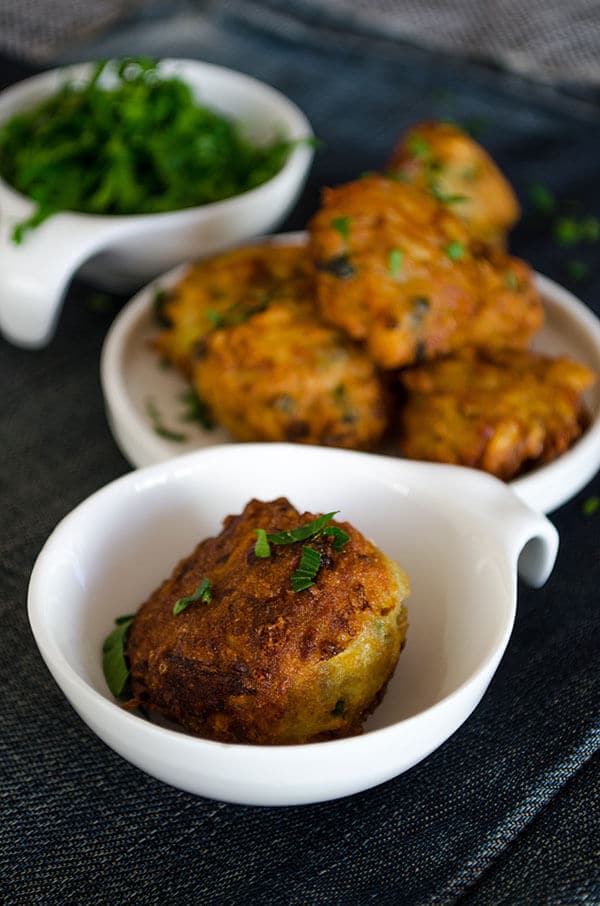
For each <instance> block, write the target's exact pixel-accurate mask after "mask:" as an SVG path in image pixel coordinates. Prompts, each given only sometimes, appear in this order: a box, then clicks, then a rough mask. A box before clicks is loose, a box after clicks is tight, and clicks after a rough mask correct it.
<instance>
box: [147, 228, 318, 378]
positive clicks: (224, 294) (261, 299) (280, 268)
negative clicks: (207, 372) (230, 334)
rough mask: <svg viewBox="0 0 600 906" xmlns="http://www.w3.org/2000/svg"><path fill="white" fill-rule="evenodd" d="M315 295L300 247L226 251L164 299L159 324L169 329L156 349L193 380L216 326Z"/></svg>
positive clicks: (194, 267)
mask: <svg viewBox="0 0 600 906" xmlns="http://www.w3.org/2000/svg"><path fill="white" fill-rule="evenodd" d="M313 295H314V279H313V268H312V264H311V262H310V260H309V259H308V256H307V254H306V250H305V249H304V248H302V247H301V246H293V245H290V246H285V245H261V246H256V247H250V248H242V249H236V250H234V251H232V252H226V253H225V254H223V255H217V256H216V257H214V258H209V259H207V260H205V261H200V262H198V263H197V264H194V265H192V266H191V267H190V268H189V269H188V270H187V271H186V273H185V274H184V276H183V277H182V279H181V280H180V281H179V282H178V283H177V285H176V286H175V287H174V288H173V289H171V290H170V291H168V292H167V294H166V297H165V298H163V299H161V300H160V316H161V320H162V321H165V322H166V323H167V324H168V325H169V326H168V327H167V328H166V329H165V330H163V331H162V332H161V334H160V335H159V337H158V338H157V340H156V341H155V347H156V349H157V351H158V352H159V354H160V355H161V356H162V357H163V359H165V360H166V361H168V362H170V363H171V364H174V365H176V366H177V367H178V368H180V369H181V370H182V371H183V372H184V374H186V376H188V377H189V376H190V375H191V373H192V364H193V357H194V352H195V350H196V347H197V346H198V344H199V343H201V342H202V340H203V339H204V338H205V337H206V336H207V335H208V334H209V333H210V332H211V331H212V330H214V329H215V328H216V327H217V328H218V327H222V326H225V325H235V324H239V323H242V322H243V321H244V320H245V319H246V318H248V317H250V316H251V315H252V314H256V313H257V312H259V311H263V310H264V309H265V308H266V307H267V306H268V305H269V304H270V303H271V302H273V301H275V300H286V299H303V298H308V299H310V298H312V297H313Z"/></svg>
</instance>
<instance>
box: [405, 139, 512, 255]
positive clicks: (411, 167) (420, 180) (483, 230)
mask: <svg viewBox="0 0 600 906" xmlns="http://www.w3.org/2000/svg"><path fill="white" fill-rule="evenodd" d="M388 170H390V171H391V172H395V173H397V174H399V175H400V176H401V177H402V178H403V179H406V180H407V181H408V182H410V183H412V184H413V185H415V186H418V187H419V188H421V189H424V190H426V191H429V192H434V193H435V194H436V195H437V196H438V197H443V198H447V199H450V204H451V206H452V210H453V211H454V213H455V214H456V215H457V217H460V218H461V220H463V221H464V222H465V224H467V226H468V228H469V232H470V233H471V235H472V236H473V237H474V238H476V239H479V240H481V241H482V242H484V243H486V244H489V245H493V246H497V247H499V248H503V247H504V246H505V245H506V234H507V232H508V230H510V228H511V227H512V226H513V225H514V224H515V223H516V221H517V220H518V218H519V214H520V210H519V203H518V201H517V198H516V196H515V193H514V192H513V190H512V188H511V186H510V183H509V182H508V180H507V179H506V178H505V177H504V176H503V174H502V173H501V172H500V170H499V169H498V167H497V166H496V164H495V163H494V161H493V160H492V158H491V157H490V156H489V154H488V153H487V152H486V151H484V149H483V148H482V147H481V145H479V144H478V143H477V142H476V141H474V140H473V139H472V138H471V137H470V136H468V135H467V134H466V133H465V132H463V131H462V129H459V128H458V126H454V125H452V124H450V123H419V124H418V125H416V126H413V127H412V128H411V129H409V130H408V132H407V133H406V134H405V135H404V136H403V137H402V138H401V140H400V143H399V144H398V146H397V148H396V149H395V150H394V153H393V155H392V157H391V159H390V161H389V162H388Z"/></svg>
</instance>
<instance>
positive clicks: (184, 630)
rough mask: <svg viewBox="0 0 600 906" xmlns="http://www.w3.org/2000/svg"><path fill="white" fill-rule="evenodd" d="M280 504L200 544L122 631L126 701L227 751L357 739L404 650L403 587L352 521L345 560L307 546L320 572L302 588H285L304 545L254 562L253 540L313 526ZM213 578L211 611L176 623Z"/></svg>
mask: <svg viewBox="0 0 600 906" xmlns="http://www.w3.org/2000/svg"><path fill="white" fill-rule="evenodd" d="M314 518H315V516H314V515H313V514H311V513H304V514H303V515H300V514H299V513H298V511H297V510H295V509H294V508H293V507H292V506H291V505H290V504H289V502H288V501H287V500H286V499H285V498H279V499H278V500H275V501H273V502H271V503H262V502H260V501H257V500H253V501H251V502H250V503H249V504H248V505H247V506H246V508H245V510H244V511H243V513H242V514H241V515H240V516H228V517H227V518H226V519H225V521H224V524H223V530H222V532H221V533H220V534H219V535H218V536H217V537H215V538H209V539H207V540H206V541H203V542H202V543H201V544H199V545H198V547H197V548H196V550H195V551H194V552H193V553H192V554H191V555H190V556H189V557H187V558H186V559H184V560H182V561H181V562H180V563H179V565H178V566H177V567H176V569H175V570H174V572H173V574H172V575H171V577H170V578H169V579H167V580H166V581H165V582H163V584H162V585H161V586H160V588H158V589H157V590H156V591H155V592H154V593H153V594H152V595H151V596H150V598H149V599H148V601H146V603H145V604H144V605H143V606H142V607H141V608H140V610H139V612H138V614H137V616H136V618H135V620H134V622H133V624H132V627H131V630H130V632H129V637H128V642H127V656H128V657H129V661H130V666H131V677H132V689H133V696H134V703H136V704H140V705H142V706H143V707H144V708H146V709H148V710H150V711H155V712H158V713H160V714H162V715H165V716H166V717H168V718H170V719H172V720H174V721H177V722H178V723H180V724H182V725H183V726H184V727H187V728H188V729H189V730H191V731H192V732H194V733H197V734H199V735H201V736H205V737H208V738H211V739H217V740H223V741H226V742H250V743H261V744H280V743H301V742H310V741H315V740H319V739H327V738H333V737H341V736H346V735H350V734H354V733H357V732H360V728H361V725H362V722H363V720H364V718H365V716H366V715H367V714H368V713H369V712H370V710H372V708H373V707H374V706H375V704H376V703H377V701H378V700H379V698H380V696H381V694H382V692H383V690H384V688H385V685H386V683H387V682H388V680H389V678H390V676H391V674H392V673H393V670H394V667H395V665H396V661H397V658H398V655H399V653H400V649H401V647H402V645H403V642H404V637H405V634H406V628H407V622H406V611H405V608H404V605H403V603H402V602H403V600H404V598H405V597H406V596H407V594H408V582H407V579H406V576H405V575H404V574H403V573H402V571H401V570H399V568H398V567H397V566H396V564H394V563H392V562H391V561H389V560H388V559H387V558H386V557H385V556H384V555H383V554H382V553H381V552H380V551H379V550H378V549H377V548H376V547H375V546H374V545H373V544H372V543H370V542H369V541H367V540H366V539H365V538H364V537H363V536H362V535H361V534H360V532H358V531H357V530H356V529H354V528H353V527H352V526H351V525H350V524H349V523H334V524H335V525H339V526H340V527H342V528H343V529H344V530H345V531H346V532H348V534H349V535H350V541H349V542H348V543H347V544H346V546H345V548H344V550H343V551H341V552H337V551H335V550H333V547H332V539H330V538H329V539H327V538H320V539H317V540H316V541H314V542H312V543H311V542H306V543H307V544H309V543H311V544H312V546H314V547H315V548H316V549H318V550H319V551H320V552H321V558H322V566H321V569H320V572H319V574H318V576H317V578H316V584H315V585H313V586H312V587H311V588H309V589H307V590H305V591H302V592H298V593H296V592H294V591H293V589H292V587H291V584H290V576H291V574H292V573H293V572H294V570H295V569H296V568H297V566H298V563H299V560H300V556H301V547H302V545H301V544H298V543H296V544H291V545H285V546H284V545H277V546H276V545H273V546H272V555H271V557H269V558H267V559H258V558H257V557H256V556H255V554H254V544H255V541H256V534H255V529H256V528H264V529H265V530H267V531H280V530H284V529H293V528H296V527H297V526H298V525H300V524H305V523H308V522H310V521H312V520H313V519H314ZM203 578H208V579H210V582H211V584H212V600H211V601H210V602H209V603H194V604H191V605H190V606H189V607H188V608H187V609H186V610H185V611H183V612H182V613H180V614H179V615H178V616H173V613H172V610H173V605H174V603H175V601H176V600H177V599H178V598H180V597H182V596H186V595H190V594H192V593H193V592H194V591H195V589H196V588H197V587H198V585H199V584H200V582H201V581H202V579H203Z"/></svg>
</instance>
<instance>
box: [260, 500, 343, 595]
mask: <svg viewBox="0 0 600 906" xmlns="http://www.w3.org/2000/svg"><path fill="white" fill-rule="evenodd" d="M338 512H339V510H334V511H333V512H332V513H325V514H324V515H323V516H317V518H316V519H313V521H312V522H307V523H306V525H299V526H298V527H297V528H295V529H286V530H284V531H282V532H267V531H265V529H260V528H259V529H254V532H255V534H256V536H257V538H256V542H255V544H254V554H255V555H256V557H258V558H259V559H266V558H267V557H270V556H271V544H296V543H297V542H298V541H307V540H308V539H309V538H312V539H313V540H316V539H317V538H318V537H319V536H323V535H325V536H329V537H331V538H333V544H332V547H333V550H334V551H342V550H343V549H344V545H345V544H346V543H347V542H348V541H349V540H350V535H349V534H348V532H345V531H344V529H342V528H340V527H339V526H337V525H328V524H327V523H328V522H331V519H332V517H333V516H335V515H336V513H338ZM320 565H321V555H320V553H319V552H318V551H316V550H315V549H314V548H312V547H306V546H304V545H303V546H302V558H301V560H300V564H299V566H298V569H297V570H296V571H295V572H294V573H293V574H292V577H291V582H292V588H293V589H294V591H304V590H305V589H306V588H309V587H310V586H311V585H314V582H313V579H314V578H315V577H316V575H317V573H318V571H319V568H320Z"/></svg>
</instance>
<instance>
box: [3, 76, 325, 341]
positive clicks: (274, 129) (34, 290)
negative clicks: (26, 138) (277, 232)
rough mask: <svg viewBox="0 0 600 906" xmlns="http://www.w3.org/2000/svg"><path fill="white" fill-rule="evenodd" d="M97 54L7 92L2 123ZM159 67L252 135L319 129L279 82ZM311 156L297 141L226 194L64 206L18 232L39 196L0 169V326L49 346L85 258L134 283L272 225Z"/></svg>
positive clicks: (105, 279) (104, 279) (112, 278)
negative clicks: (279, 162)
mask: <svg viewBox="0 0 600 906" xmlns="http://www.w3.org/2000/svg"><path fill="white" fill-rule="evenodd" d="M92 68H93V64H89V63H82V64H78V65H75V66H70V67H66V68H63V69H53V70H51V71H49V72H44V73H42V74H41V75H37V76H33V77H32V78H30V79H26V80H24V81H23V82H19V83H18V84H16V85H13V86H12V87H10V88H7V89H6V90H5V91H3V92H1V93H0V123H2V122H3V121H5V120H7V119H9V118H10V117H11V116H13V115H14V114H15V113H18V112H20V111H22V110H25V109H27V108H28V107H31V106H34V105H35V104H37V103H39V102H40V101H42V100H43V99H44V98H45V97H47V96H48V95H50V94H52V93H53V92H55V91H56V90H57V89H58V88H59V86H60V85H62V84H63V82H64V81H65V80H66V79H67V78H68V79H70V80H79V79H82V78H85V77H87V76H88V75H89V73H90V72H91V70H92ZM160 71H161V72H162V73H164V74H165V75H166V76H173V75H177V76H179V77H181V78H182V79H184V80H185V81H186V82H187V83H188V84H189V85H191V87H192V89H193V90H194V93H195V95H196V97H197V98H198V100H199V102H200V103H203V104H206V105H207V106H208V107H211V108H212V109H213V110H216V111H217V112H219V113H222V114H224V115H226V116H229V117H231V118H232V119H233V120H235V121H236V122H237V123H239V125H240V128H241V129H242V131H243V132H244V133H245V135H246V136H247V137H248V138H250V139H251V140H253V141H255V142H258V143H261V142H265V141H271V140H273V139H274V138H277V137H278V136H280V135H283V136H285V137H286V138H289V139H290V140H297V139H305V138H309V137H310V136H312V130H311V127H310V124H309V122H308V120H307V119H306V117H305V116H304V114H303V113H302V111H301V110H300V109H299V108H298V107H297V106H296V105H295V104H294V103H292V101H290V100H289V99H288V98H286V97H285V96H284V95H283V94H281V92H279V91H276V90H275V89H274V88H271V87H270V86H269V85H266V84H264V83H263V82H259V81H257V80H256V79H253V78H251V77H250V76H246V75H243V74H242V73H240V72H235V71H233V70H231V69H226V68H225V67H222V66H214V65H212V64H208V63H201V62H198V61H197V60H163V61H161V63H160ZM312 157H313V149H312V148H311V147H310V145H309V144H308V143H307V142H304V143H300V144H298V145H297V146H296V147H295V148H294V149H293V150H292V151H291V153H290V155H289V157H288V159H287V161H286V163H285V164H284V166H283V167H282V168H281V170H280V171H279V172H278V173H277V174H276V175H275V176H274V177H273V178H272V179H269V180H268V181H267V182H265V183H263V184H262V185H261V186H258V187H257V188H256V189H252V190H250V191H249V192H244V193H243V194H241V195H236V196H234V197H233V198H228V199H225V200H224V201H219V202H215V203H214V204H206V205H202V206H199V207H195V208H187V209H185V210H181V211H172V212H167V213H164V214H143V215H131V216H130V215H127V216H107V215H103V216H100V215H92V214H79V213H73V212H64V213H60V214H56V215H55V216H54V217H51V218H50V219H49V220H47V221H45V222H44V223H43V224H41V225H40V226H39V227H37V228H36V229H35V230H33V231H31V232H30V233H28V234H27V236H26V238H25V240H24V242H23V243H22V244H21V245H15V244H14V243H13V241H12V239H11V233H12V229H13V227H14V225H15V224H17V223H20V222H21V221H23V220H25V219H27V217H29V216H30V214H31V213H32V212H33V210H34V207H35V206H34V203H33V202H32V201H31V200H30V199H28V198H25V197H24V196H23V195H21V194H19V193H18V192H16V191H15V190H14V189H12V188H11V187H10V186H8V185H7V184H6V183H5V182H3V180H2V179H0V261H1V262H2V266H1V268H0V330H1V331H2V333H3V334H4V336H5V337H6V338H7V339H8V340H10V341H11V342H13V343H16V344H18V345H22V346H31V347H36V346H43V345H44V344H45V343H47V342H48V341H49V340H50V339H51V337H52V335H53V333H54V330H55V327H56V323H57V319H58V315H59V313H60V307H61V303H62V298H63V295H64V291H65V289H66V287H67V285H68V283H69V281H70V279H71V277H72V276H73V274H74V273H75V271H76V270H78V268H79V267H81V266H82V265H84V263H85V265H84V267H83V269H82V271H81V274H82V276H84V277H86V278H87V279H89V280H91V281H92V282H94V283H96V284H97V285H98V286H100V287H103V288H107V289H117V290H119V291H131V290H133V289H134V288H135V287H137V286H140V285H141V284H142V283H145V282H146V281H148V280H150V279H151V278H152V277H155V276H156V275H157V274H160V273H161V272H163V271H165V270H166V269H167V268H170V267H173V266H174V265H176V264H178V263H179V262H181V261H185V260H186V259H188V258H190V257H192V256H193V255H195V254H196V253H197V250H198V249H199V248H202V249H204V250H205V251H206V252H207V253H212V252H216V251H220V250H221V249H224V248H226V247H227V246H229V245H233V244H235V243H236V242H239V241H241V240H242V239H247V238H249V237H250V236H253V235H257V234H260V233H264V232H267V231H269V230H272V229H274V228H275V227H276V226H277V225H278V224H279V223H281V221H282V220H283V218H284V217H285V215H286V214H287V212H288V211H289V210H290V208H291V206H292V204H293V203H294V201H295V200H296V198H297V197H298V194H299V192H300V190H301V188H302V186H303V184H304V180H305V178H306V175H307V173H308V169H309V167H310V164H311V161H312Z"/></svg>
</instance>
